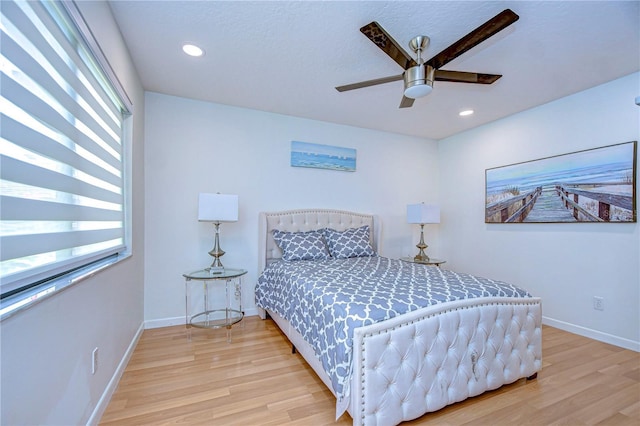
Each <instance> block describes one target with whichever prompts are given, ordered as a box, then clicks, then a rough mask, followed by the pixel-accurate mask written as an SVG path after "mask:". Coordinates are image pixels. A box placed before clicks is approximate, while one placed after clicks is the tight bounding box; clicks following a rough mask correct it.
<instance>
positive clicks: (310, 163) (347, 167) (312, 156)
mask: <svg viewBox="0 0 640 426" xmlns="http://www.w3.org/2000/svg"><path fill="white" fill-rule="evenodd" d="M291 165H292V166H293V167H312V168H317V169H328V170H341V171H347V172H353V171H355V170H356V150H355V149H353V148H344V147H339V146H331V145H320V144H315V143H309V142H299V141H292V142H291Z"/></svg>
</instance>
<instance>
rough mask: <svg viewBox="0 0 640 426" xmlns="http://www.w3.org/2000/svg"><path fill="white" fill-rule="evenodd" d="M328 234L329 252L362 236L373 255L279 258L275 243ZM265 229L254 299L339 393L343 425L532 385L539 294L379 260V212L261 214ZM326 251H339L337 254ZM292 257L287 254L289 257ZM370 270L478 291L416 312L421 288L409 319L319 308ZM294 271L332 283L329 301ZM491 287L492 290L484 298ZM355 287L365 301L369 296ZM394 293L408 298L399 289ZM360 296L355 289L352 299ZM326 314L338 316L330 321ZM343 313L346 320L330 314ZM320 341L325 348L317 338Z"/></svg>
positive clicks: (398, 417)
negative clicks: (522, 382) (525, 382)
mask: <svg viewBox="0 0 640 426" xmlns="http://www.w3.org/2000/svg"><path fill="white" fill-rule="evenodd" d="M327 229H330V230H333V231H332V232H334V234H330V235H329V236H328V237H329V239H328V240H327V241H328V242H327V241H325V242H326V244H327V245H328V246H330V245H331V244H329V243H330V242H331V241H334V240H335V239H334V237H333V236H334V235H338V236H339V237H340V238H342V236H343V235H349V236H355V235H356V234H357V235H358V237H359V238H361V239H362V238H366V239H367V240H368V243H369V245H370V248H371V251H372V252H373V255H372V256H370V253H368V252H367V253H365V254H364V255H363V256H355V257H354V258H351V257H348V254H349V253H347V255H346V256H347V257H346V258H343V259H340V257H343V256H340V253H338V256H335V257H336V258H334V257H331V256H330V257H329V258H326V257H322V255H321V256H319V257H318V256H316V255H317V250H319V249H318V247H316V248H314V250H315V251H313V250H311V251H309V253H311V254H309V253H307V252H305V256H307V255H309V256H310V257H311V258H313V259H312V260H308V259H307V258H306V257H305V258H301V259H304V260H302V261H301V262H293V261H291V262H286V261H283V259H282V257H283V250H282V249H281V248H280V246H279V245H278V243H276V239H275V238H274V236H275V237H276V238H278V242H279V243H280V244H281V245H283V244H285V243H286V241H291V239H290V238H291V236H292V235H294V236H299V235H307V234H309V235H315V234H317V233H318V232H319V233H326V230H327ZM274 230H275V231H274ZM365 230H366V231H367V232H366V233H365V234H363V233H362V232H364V231H365ZM361 231H362V232H361ZM259 233H260V236H259V242H260V246H259V247H260V252H259V269H260V272H261V275H260V278H259V280H258V284H257V285H256V304H257V306H258V308H259V311H260V313H261V317H262V318H266V317H267V316H270V317H271V318H272V319H273V320H274V322H275V323H276V324H277V325H278V326H279V328H280V329H281V330H282V332H283V333H284V334H285V335H286V336H287V338H288V339H289V340H290V342H291V343H292V345H293V347H294V349H295V350H297V352H299V353H300V354H301V355H302V356H303V357H304V359H305V360H306V361H307V363H308V364H309V365H310V366H311V367H312V368H313V370H314V371H315V372H316V373H317V375H318V376H319V377H320V379H321V380H322V381H323V382H324V383H325V385H327V387H328V388H329V389H330V390H331V391H332V392H333V394H334V395H335V396H336V400H337V402H336V418H338V417H339V416H340V415H342V414H343V413H344V411H348V412H349V414H350V415H351V417H352V419H353V424H354V425H361V424H366V425H395V424H398V423H401V422H402V421H406V420H412V419H415V418H418V417H420V416H422V415H423V414H425V413H427V412H433V411H437V410H439V409H441V408H443V407H445V406H447V405H449V404H453V403H455V402H459V401H462V400H464V399H466V398H469V397H472V396H476V395H479V394H481V393H483V392H485V391H487V390H492V389H497V388H498V387H500V386H502V385H504V384H508V383H513V382H515V381H516V380H519V379H521V378H528V379H532V378H535V376H536V375H537V372H538V371H539V370H540V369H541V367H542V332H541V321H542V308H541V300H540V299H539V298H536V297H532V296H531V295H529V294H528V293H526V292H525V291H524V290H521V289H519V288H517V287H516V286H511V285H510V284H507V283H500V282H498V281H493V280H487V279H484V278H479V277H474V276H471V275H467V274H458V273H455V272H453V271H446V270H441V269H439V268H437V267H435V266H426V265H418V264H414V263H410V262H403V261H400V260H395V259H387V258H384V257H381V256H378V255H377V252H378V244H379V241H380V234H381V227H380V223H379V221H378V220H377V217H375V216H374V215H369V214H360V213H353V212H348V211H340V210H322V209H318V210H316V209H314V210H289V211H282V212H271V213H260V216H259ZM322 235H326V234H322ZM363 235H366V237H365V236H363ZM283 238H285V239H284V240H283ZM286 238H289V240H287V239H286ZM305 244H307V242H306V241H305ZM328 251H329V252H330V253H331V254H334V255H335V252H331V248H329V250H328ZM289 253H291V251H290V250H287V253H285V257H286V256H288V255H289ZM314 256H315V257H314ZM294 260H295V259H294ZM372 265H374V267H376V268H379V269H378V270H376V272H375V273H371V274H369V275H371V277H374V276H379V275H383V276H385V277H387V276H389V277H394V279H397V280H398V281H399V282H400V281H401V282H403V283H404V282H405V281H406V283H408V284H407V285H410V286H413V284H412V282H413V281H414V280H415V281H421V282H422V283H423V284H424V282H428V283H431V282H434V283H435V282H436V281H438V280H444V281H447V282H449V281H451V282H453V281H452V280H454V281H455V280H459V281H460V282H462V283H467V282H468V283H470V286H469V287H470V288H472V290H473V291H476V290H477V291H478V292H479V293H478V294H477V295H471V296H469V297H471V298H465V297H458V296H456V291H451V290H450V289H449V288H448V287H447V290H446V291H443V292H441V293H442V294H441V295H444V296H443V297H444V298H445V299H446V300H444V301H435V302H433V301H432V300H431V299H429V300H427V302H428V303H426V304H425V305H424V307H422V306H423V305H420V306H421V307H416V306H417V305H415V306H414V305H413V303H414V302H416V303H418V302H417V301H416V300H417V299H420V298H421V297H422V298H427V299H428V298H432V297H433V295H432V294H431V293H432V286H431V285H429V289H430V290H429V291H428V292H422V293H425V294H426V293H429V296H428V297H427V296H424V294H422V295H421V293H420V292H418V294H417V295H412V296H411V297H409V296H406V297H409V299H410V301H409V302H407V303H408V304H411V305H412V307H410V308H408V312H404V313H402V312H398V313H397V314H391V317H389V318H386V317H385V318H384V319H383V320H376V319H375V318H374V319H366V320H365V319H362V320H361V318H360V317H359V314H358V313H355V314H354V312H353V311H350V312H345V309H344V308H343V307H341V306H340V304H336V306H337V307H333V306H329V307H319V306H318V305H319V304H321V303H323V301H324V300H332V299H331V297H335V294H334V295H333V296H331V297H329V296H328V295H330V294H331V292H332V291H334V293H341V292H345V291H347V290H344V289H342V288H337V287H334V286H333V285H338V284H340V285H343V284H344V283H343V281H344V282H347V281H349V282H350V281H354V280H356V278H357V277H360V275H358V274H359V273H360V271H369V270H370V269H368V268H371V267H372ZM296 268H303V270H304V271H306V272H305V273H304V274H307V273H308V274H310V275H312V276H316V278H317V279H318V280H319V281H322V280H325V281H324V282H322V285H325V284H326V287H322V288H323V290H322V291H323V292H324V291H325V289H326V293H327V295H325V294H317V295H316V296H313V297H312V294H314V293H312V292H311V290H309V288H311V287H309V288H306V287H304V286H306V285H307V284H306V281H304V280H302V278H300V277H301V276H302V275H304V274H303V273H302V272H300V271H301V270H300V269H296ZM334 268H346V271H345V272H342V271H343V269H334ZM382 268H387V269H382ZM351 271H358V273H355V272H354V273H351ZM380 271H382V272H380ZM388 271H390V272H388ZM367 273H368V272H367ZM283 274H284V278H283V279H284V280H285V281H283V282H286V283H296V285H299V284H298V283H299V282H303V284H302V285H301V288H299V289H297V290H292V289H290V288H287V289H286V290H285V289H284V286H280V287H278V286H279V284H278V285H274V284H270V282H271V281H274V279H272V278H273V277H277V276H280V275H283ZM286 274H289V276H287V275H286ZM354 277H355V278H354ZM405 278H406V279H405ZM371 279H373V278H371ZM362 280H363V282H364V281H368V280H369V278H368V277H363V279H362ZM455 283H456V284H455V285H456V286H457V285H458V284H457V281H455ZM351 284H353V285H358V284H357V283H351ZM351 284H349V285H351ZM465 285H466V284H465ZM416 286H417V284H416ZM270 287H273V288H270ZM303 287H304V288H303ZM494 287H495V288H496V292H489V293H486V294H485V292H487V289H489V290H491V291H492V289H493V288H494ZM393 288H395V284H393ZM433 288H435V287H433ZM456 288H458V287H456ZM278 289H280V290H278ZM278 291H280V294H279V296H273V297H272V299H273V301H270V297H271V296H270V295H269V293H270V292H273V293H277V292H278ZM466 291H467V290H463V291H462V292H466ZM360 292H362V293H365V294H366V291H364V290H361V291H360ZM433 293H438V292H437V291H433ZM471 293H472V292H471ZM471 293H470V294H471ZM494 293H495V294H494ZM380 294H381V295H382V294H383V293H382V292H380ZM377 295H378V293H376V296H377ZM398 295H399V297H401V298H402V297H405V296H404V292H398ZM423 296H424V297H423ZM454 296H455V297H454ZM278 297H279V298H278ZM358 297H359V294H358V291H356V294H355V295H352V296H351V300H352V301H353V299H354V298H358ZM363 297H364V296H363ZM393 297H394V299H393V302H389V304H393V305H394V307H395V305H398V304H402V303H404V302H402V301H401V302H402V303H401V302H398V301H397V300H395V297H396V294H395V293H394V294H393ZM380 303H384V301H381V302H380ZM285 305H286V306H285ZM349 306H352V305H349ZM366 310H367V311H368V310H369V308H368V307H367V308H366ZM325 311H331V315H328V314H325V313H324V312H325ZM291 312H299V313H300V314H299V315H297V316H296V315H295V314H292V313H291ZM336 312H338V313H336ZM332 315H333V316H332ZM340 315H342V317H340ZM387 316H389V315H387ZM338 317H340V319H339V320H336V319H334V318H338ZM322 321H325V322H324V323H322ZM332 321H333V322H332ZM302 322H308V323H314V324H315V325H317V324H316V323H318V324H320V326H319V329H318V330H320V331H318V330H316V331H310V330H308V329H305V328H304V326H303V324H301V323H302ZM307 325H309V324H307ZM332 333H333V334H332ZM318 334H322V335H323V336H322V337H323V338H325V340H329V341H330V343H322V344H321V343H318V341H317V339H316V338H317V337H318V336H317V335H318ZM325 334H326V335H331V336H332V339H333V340H332V339H330V338H327V337H326V336H324V335H325ZM336 342H338V343H340V344H338V343H336ZM341 345H342V346H341ZM343 346H344V347H343ZM345 348H346V349H345ZM336 359H337V360H336Z"/></svg>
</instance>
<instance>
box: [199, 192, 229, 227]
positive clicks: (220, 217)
mask: <svg viewBox="0 0 640 426" xmlns="http://www.w3.org/2000/svg"><path fill="white" fill-rule="evenodd" d="M198 220H199V221H200V222H236V221H237V220H238V196H237V195H228V194H205V193H201V194H200V195H199V197H198Z"/></svg>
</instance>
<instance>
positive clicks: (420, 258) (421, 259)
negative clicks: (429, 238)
mask: <svg viewBox="0 0 640 426" xmlns="http://www.w3.org/2000/svg"><path fill="white" fill-rule="evenodd" d="M416 247H417V248H418V250H420V251H419V252H418V254H416V256H415V257H414V258H413V261H414V262H417V263H427V262H429V256H427V254H426V253H425V252H424V251H425V249H426V248H427V247H429V246H428V245H426V244H425V243H424V223H421V224H420V242H419V243H418V244H416Z"/></svg>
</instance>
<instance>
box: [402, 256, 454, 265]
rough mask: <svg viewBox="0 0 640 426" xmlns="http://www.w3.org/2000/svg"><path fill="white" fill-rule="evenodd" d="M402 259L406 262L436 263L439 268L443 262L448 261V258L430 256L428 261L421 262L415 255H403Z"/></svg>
mask: <svg viewBox="0 0 640 426" xmlns="http://www.w3.org/2000/svg"><path fill="white" fill-rule="evenodd" d="M400 260H402V261H404V262H413V263H419V264H421V265H436V266H437V267H438V268H439V267H440V265H442V264H443V263H447V261H446V260H442V259H436V258H433V257H431V258H429V260H428V261H426V262H422V261H420V262H419V261H417V260H415V259H414V258H413V257H401V258H400Z"/></svg>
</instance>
